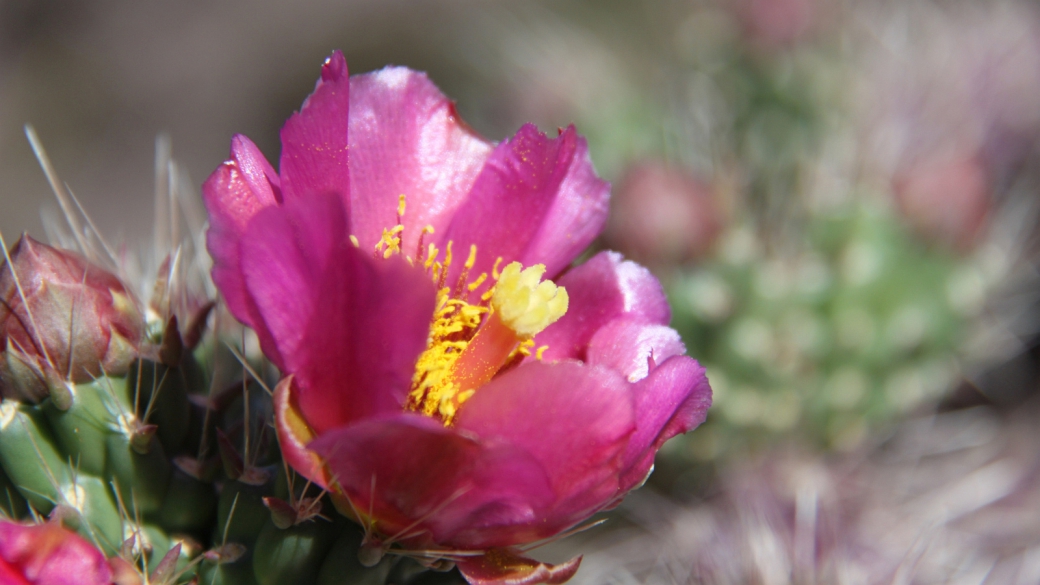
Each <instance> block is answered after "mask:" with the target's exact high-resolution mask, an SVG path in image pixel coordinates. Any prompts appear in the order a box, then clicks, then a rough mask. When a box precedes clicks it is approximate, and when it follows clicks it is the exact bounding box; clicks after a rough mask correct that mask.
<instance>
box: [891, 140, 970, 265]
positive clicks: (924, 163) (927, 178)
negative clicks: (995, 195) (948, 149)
mask: <svg viewBox="0 0 1040 585" xmlns="http://www.w3.org/2000/svg"><path fill="white" fill-rule="evenodd" d="M893 190H894V191H895V196H896V204H897V205H898V207H899V210H900V212H901V213H902V214H903V216H904V217H906V219H907V221H909V222H910V225H911V226H913V228H914V229H915V230H916V231H917V232H918V233H920V234H921V235H922V236H924V237H925V238H926V239H928V240H930V241H932V242H938V243H940V244H943V245H946V246H949V247H951V248H954V249H956V250H960V251H962V252H963V251H967V250H969V249H970V248H971V247H972V246H973V245H974V244H975V242H977V241H978V238H979V236H980V235H981V234H982V232H983V231H984V229H985V226H986V222H987V219H988V217H989V211H990V206H991V202H990V186H989V177H988V173H987V171H986V168H985V166H984V164H983V163H982V161H981V160H980V158H979V157H977V156H973V155H971V154H955V155H952V156H932V157H927V158H924V159H922V160H920V161H918V162H916V163H915V164H913V165H910V166H908V167H907V168H906V169H904V170H903V171H902V172H901V173H899V174H898V175H897V176H896V177H895V179H894V180H893Z"/></svg>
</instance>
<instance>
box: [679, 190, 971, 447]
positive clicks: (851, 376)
mask: <svg viewBox="0 0 1040 585" xmlns="http://www.w3.org/2000/svg"><path fill="white" fill-rule="evenodd" d="M807 225H808V226H809V227H808V229H807V230H806V235H807V237H806V238H805V240H804V242H803V243H802V244H801V246H800V247H797V249H794V250H791V249H783V250H774V251H764V250H761V249H759V247H758V246H757V244H756V243H755V242H754V240H753V238H752V236H751V234H750V232H749V231H748V230H747V229H746V228H740V227H736V228H733V229H732V230H731V231H730V233H729V234H728V235H726V236H724V238H723V241H722V242H721V244H720V250H719V253H718V254H717V255H716V257H715V259H713V260H712V261H710V262H706V263H705V264H704V265H702V266H700V267H697V268H693V269H690V270H687V271H685V272H684V273H683V274H681V275H680V276H679V277H678V278H676V279H675V280H674V282H673V283H672V286H671V291H670V292H671V298H672V304H673V308H674V318H675V320H676V325H677V328H678V329H679V331H680V332H681V333H682V334H683V335H684V338H685V341H686V343H687V344H688V345H689V347H690V351H691V352H692V353H694V354H696V355H700V356H703V358H704V362H705V366H706V367H707V369H708V375H709V377H710V379H711V381H712V386H713V387H714V388H715V390H716V402H715V407H714V409H713V412H712V415H711V416H710V417H709V422H708V424H707V425H706V428H705V429H704V430H703V431H702V432H701V433H698V434H697V435H693V436H691V437H689V438H688V439H687V440H688V441H689V443H688V446H689V452H688V454H689V455H691V456H693V458H694V459H713V458H717V457H721V456H724V455H727V454H734V453H740V452H742V451H745V450H746V448H748V447H761V446H763V445H764V444H766V443H769V442H772V441H775V440H776V438H778V437H780V436H791V435H801V436H802V438H808V439H809V440H811V441H812V442H813V443H815V444H816V445H818V446H821V447H828V448H835V447H836V448H851V447H854V446H856V445H857V444H858V443H859V442H860V441H862V440H863V439H864V437H866V436H867V432H868V431H870V430H875V429H877V428H878V427H881V426H885V425H888V424H889V423H891V422H892V421H895V420H896V419H897V418H898V417H900V416H901V415H904V414H906V413H908V412H911V411H913V410H914V409H916V408H919V407H921V406H925V405H929V404H934V403H935V402H937V401H938V400H939V399H940V398H941V397H942V396H943V395H944V394H945V393H946V392H947V391H948V390H949V389H950V388H951V386H952V385H953V383H954V382H956V380H957V379H958V377H959V376H960V375H961V374H960V365H959V364H960V362H959V358H960V357H961V356H962V355H963V354H962V352H961V347H960V346H961V343H962V342H963V341H964V339H965V334H966V332H967V327H968V325H969V323H970V320H971V318H972V317H973V315H974V314H975V313H976V311H978V310H979V309H980V308H981V303H982V302H983V301H984V299H985V294H986V290H985V288H984V283H985V280H984V278H983V277H982V273H981V272H980V271H979V269H978V267H977V266H976V265H975V264H973V263H972V261H971V259H962V258H957V257H955V256H953V255H951V254H948V253H946V252H944V251H942V250H936V249H928V248H925V247H924V246H922V245H920V244H919V243H918V242H917V241H915V240H914V239H913V238H912V237H911V236H910V234H909V233H907V230H906V229H904V227H903V226H902V225H901V224H899V222H897V221H896V220H895V218H894V217H892V215H891V214H889V213H888V212H887V211H886V210H884V209H881V208H878V207H872V206H870V205H869V204H866V203H862V202H861V203H854V204H850V205H847V206H846V207H844V208H842V209H836V210H831V211H827V212H819V213H817V214H815V215H813V216H812V217H811V218H810V219H809V220H808V222H807Z"/></svg>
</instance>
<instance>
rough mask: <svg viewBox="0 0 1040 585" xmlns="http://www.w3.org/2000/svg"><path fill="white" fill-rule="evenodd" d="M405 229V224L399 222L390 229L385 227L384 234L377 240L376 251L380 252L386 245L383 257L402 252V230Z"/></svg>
mask: <svg viewBox="0 0 1040 585" xmlns="http://www.w3.org/2000/svg"><path fill="white" fill-rule="evenodd" d="M403 231H404V226H403V225H401V224H397V225H395V226H394V227H392V228H390V229H385V228H384V229H383V236H382V237H381V238H380V239H379V241H378V242H376V252H379V251H380V250H382V249H383V248H384V247H385V248H386V249H385V250H383V258H389V257H390V256H392V255H393V254H400V253H401V232H403Z"/></svg>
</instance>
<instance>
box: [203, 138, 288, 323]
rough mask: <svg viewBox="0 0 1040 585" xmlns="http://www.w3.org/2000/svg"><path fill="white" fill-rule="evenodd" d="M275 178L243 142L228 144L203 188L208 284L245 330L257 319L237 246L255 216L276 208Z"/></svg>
mask: <svg viewBox="0 0 1040 585" xmlns="http://www.w3.org/2000/svg"><path fill="white" fill-rule="evenodd" d="M279 197H280V187H279V181H278V176H277V174H275V172H274V169H273V168H271V165H270V164H269V163H268V162H267V159H265V158H264V155H263V153H261V152H260V149H258V148H257V147H256V145H255V144H253V143H252V141H250V140H249V139H248V138H246V137H245V136H242V135H241V134H236V135H235V136H234V138H232V139H231V158H229V159H228V160H226V161H224V163H223V164H222V165H220V166H219V167H217V170H215V171H213V174H211V175H210V176H209V178H208V179H206V182H205V183H203V184H202V200H203V202H205V204H206V211H207V212H208V213H209V231H208V232H207V233H206V248H207V249H208V250H209V253H210V256H212V257H213V282H214V283H215V284H216V285H217V287H218V288H219V289H220V291H221V294H222V295H223V296H224V300H225V301H226V302H227V305H228V307H229V308H230V309H231V312H232V314H234V315H235V317H237V318H238V319H239V320H240V321H242V322H243V323H245V324H246V325H250V326H252V325H253V323H255V322H256V321H257V319H258V315H257V313H256V307H255V306H254V305H253V304H252V302H251V301H250V300H249V296H248V294H247V293H246V290H245V283H244V282H243V281H242V273H241V266H240V259H239V249H238V242H239V241H240V240H241V239H242V235H243V234H244V233H245V230H246V226H247V225H249V221H250V220H252V219H253V216H255V215H256V214H257V213H258V212H260V210H262V209H265V208H267V207H270V206H273V205H277V204H278V198H279Z"/></svg>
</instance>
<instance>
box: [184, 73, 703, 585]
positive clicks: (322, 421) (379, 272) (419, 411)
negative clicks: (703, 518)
mask: <svg viewBox="0 0 1040 585" xmlns="http://www.w3.org/2000/svg"><path fill="white" fill-rule="evenodd" d="M348 112H349V114H348ZM281 139H282V153H281V158H280V161H279V170H278V171H277V172H276V171H275V170H274V168H273V167H272V166H271V165H270V164H269V163H268V162H267V161H266V160H265V159H264V157H263V155H262V154H261V153H260V152H259V150H258V149H257V148H256V146H254V145H253V143H252V142H250V141H249V140H248V139H247V138H245V137H243V136H236V137H235V138H234V139H233V140H232V146H231V158H230V159H229V160H228V161H226V162H225V163H224V164H222V165H221V166H220V167H219V168H217V170H216V171H215V172H214V173H213V174H212V175H211V176H210V177H209V179H208V180H207V181H206V183H205V185H204V186H203V194H204V198H205V202H206V205H207V208H208V211H209V214H210V231H209V234H208V236H207V237H208V247H209V250H210V252H211V254H212V255H213V258H214V268H213V278H214V281H215V282H216V284H217V286H218V287H219V288H220V290H221V292H222V293H223V295H224V297H225V299H226V302H227V305H228V307H229V308H230V310H231V311H232V313H233V314H234V315H235V316H236V317H237V318H238V319H239V320H241V321H242V322H243V323H245V324H247V325H249V326H251V327H252V328H253V329H254V330H255V331H256V333H257V335H258V337H259V339H260V344H261V347H262V349H263V350H264V353H265V355H267V356H268V358H269V359H271V361H272V362H273V363H274V364H275V365H276V366H278V368H280V370H281V371H282V372H283V373H284V374H285V378H284V379H283V380H282V381H281V382H280V383H279V385H278V387H277V389H276V391H275V408H276V418H277V420H276V423H277V424H276V426H277V430H278V434H279V439H280V441H281V445H282V450H283V454H284V457H285V458H286V460H287V461H288V462H289V463H290V464H291V465H292V466H293V467H294V468H295V469H296V470H297V471H298V472H300V473H301V474H303V475H305V476H306V477H308V478H309V479H311V480H313V481H315V482H317V483H318V484H320V485H322V486H323V487H325V488H327V489H328V490H329V491H330V492H332V494H333V499H334V501H336V502H337V505H338V506H339V508H340V510H341V511H344V512H345V513H347V514H348V515H351V516H353V517H354V518H356V519H357V520H358V521H359V522H360V523H361V524H362V526H364V527H365V529H366V532H367V535H368V536H367V537H366V541H365V546H364V547H363V548H362V553H363V555H362V561H363V562H375V561H376V560H378V558H379V556H380V555H381V554H382V553H385V552H387V551H388V550H390V549H391V548H392V549H393V550H395V551H396V553H397V554H408V555H412V556H414V557H416V558H420V559H425V560H426V561H427V562H428V563H429V564H431V565H433V566H442V565H443V564H444V562H455V563H457V565H458V567H459V569H460V570H461V572H462V574H463V575H464V576H465V577H466V578H467V579H468V580H469V582H470V583H473V584H493V583H512V584H527V583H542V582H547V583H561V582H563V581H565V580H567V579H568V578H569V577H570V576H571V575H573V573H574V571H576V570H577V566H578V561H579V559H574V560H572V561H570V562H567V563H563V564H560V565H556V566H552V565H547V564H544V563H540V562H538V561H534V560H532V559H529V558H527V557H525V556H524V555H523V552H524V551H525V550H527V549H528V548H530V545H534V544H537V543H539V542H541V541H544V540H545V539H549V538H552V537H554V536H556V535H559V534H561V533H563V532H566V531H567V530H569V529H571V528H573V527H575V526H577V525H579V524H580V523H581V522H583V521H585V520H587V519H588V518H589V517H590V516H591V515H593V514H594V513H596V512H598V511H601V510H604V509H607V508H610V507H612V506H613V505H616V503H617V502H619V501H620V499H621V497H623V496H624V494H625V493H626V492H628V491H629V490H631V489H633V488H634V487H636V486H638V485H640V484H641V483H642V482H643V480H644V479H645V478H646V476H647V474H648V473H649V471H650V469H651V466H652V463H653V457H654V454H655V453H656V451H657V449H658V448H659V447H660V445H661V444H662V443H663V442H664V441H665V440H667V439H668V438H670V437H672V436H674V435H675V434H677V433H681V432H685V431H687V430H689V429H691V428H693V427H695V426H697V425H698V424H700V423H701V422H702V421H703V420H704V417H705V411H706V409H707V407H708V405H709V403H710V401H711V390H710V388H709V387H708V383H707V380H706V378H705V376H704V371H703V369H702V368H701V367H700V366H699V365H698V364H697V362H695V361H694V360H693V359H691V358H690V357H687V356H686V355H684V353H685V348H684V347H683V345H682V343H681V341H680V340H679V336H678V335H677V334H676V332H675V331H673V330H672V329H670V328H668V327H667V323H668V320H669V318H670V314H669V309H668V305H667V303H666V302H665V298H664V295H663V292H662V289H661V286H660V284H659V283H658V282H657V280H655V279H654V277H653V276H651V275H650V273H649V272H648V271H647V270H645V269H644V268H642V267H640V266H638V265H636V264H633V263H631V262H627V261H624V260H622V259H621V257H620V256H618V255H616V254H614V253H609V252H604V253H600V254H598V255H596V256H594V257H593V258H592V259H591V260H589V261H587V262H585V263H584V264H582V265H580V266H578V267H576V268H573V269H570V270H567V268H568V266H569V265H570V263H571V262H572V261H573V260H574V259H575V257H576V256H577V255H578V254H579V253H580V252H581V251H582V250H583V249H584V248H585V247H586V246H588V244H589V243H590V242H591V241H592V239H593V238H595V237H596V236H597V235H598V234H599V232H600V230H601V229H602V227H603V225H604V222H605V220H606V212H607V203H608V197H609V185H608V184H607V183H606V182H604V181H602V180H600V179H599V178H598V177H597V176H596V174H595V172H594V170H593V168H592V165H591V162H590V160H589V157H588V151H587V146H586V143H585V140H584V139H583V138H581V137H580V136H578V135H577V134H576V132H575V130H574V128H573V127H569V128H566V129H563V130H561V131H560V133H559V136H558V137H556V138H549V137H547V136H546V135H544V134H542V133H540V132H539V131H538V130H537V129H536V128H534V127H533V126H531V125H526V126H524V127H522V128H521V129H520V130H519V131H518V132H517V134H516V135H515V136H513V137H512V138H510V139H508V140H506V141H504V142H501V143H498V144H494V143H490V142H487V141H485V140H484V139H482V138H480V137H478V136H476V135H475V134H474V133H473V132H472V131H471V130H470V129H469V128H468V127H467V126H466V125H465V124H464V123H462V122H461V121H460V120H459V119H458V117H457V115H456V112H455V109H454V107H453V105H452V103H451V102H450V101H449V100H447V99H446V98H445V97H444V96H443V95H442V94H441V93H440V91H439V90H438V89H437V88H436V87H435V86H434V85H433V84H432V83H431V82H430V81H429V80H428V79H427V78H426V76H425V75H424V74H422V73H418V72H414V71H411V70H408V69H404V68H387V69H383V70H381V71H377V72H374V73H370V74H365V75H359V76H355V77H348V75H347V66H346V62H345V61H344V58H343V56H342V55H341V54H340V53H339V52H336V53H334V54H333V55H332V56H331V57H329V58H328V59H327V60H326V62H325V64H324V66H323V67H322V71H321V79H320V80H319V81H318V83H317V86H316V88H315V90H314V93H312V94H311V96H310V97H309V98H308V99H307V101H306V102H304V105H303V107H302V108H301V110H300V111H299V112H298V113H296V114H294V115H293V116H292V117H291V118H290V119H289V121H288V122H287V123H286V125H285V127H284V128H283V129H282V132H281ZM438 563H440V565H438Z"/></svg>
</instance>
